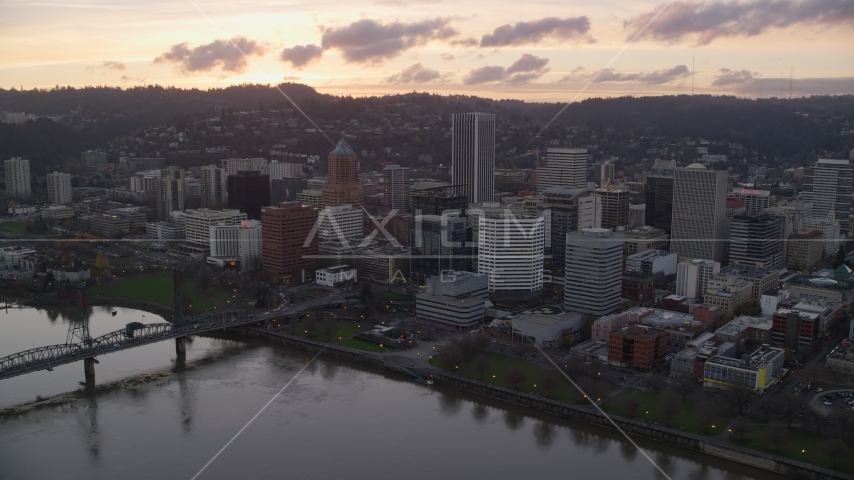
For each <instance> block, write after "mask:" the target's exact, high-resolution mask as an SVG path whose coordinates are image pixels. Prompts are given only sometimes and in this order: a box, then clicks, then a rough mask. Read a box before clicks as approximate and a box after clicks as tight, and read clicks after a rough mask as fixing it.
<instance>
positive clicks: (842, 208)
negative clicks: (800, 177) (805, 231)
mask: <svg viewBox="0 0 854 480" xmlns="http://www.w3.org/2000/svg"><path fill="white" fill-rule="evenodd" d="M852 182H854V165H851V162H850V161H848V160H836V159H827V158H820V159H819V160H818V161H816V162H815V163H814V164H813V165H812V166H811V167H809V168H807V169H806V170H804V193H803V198H804V200H807V201H810V202H812V210H813V211H812V215H813V216H814V217H816V218H828V216H829V215H830V214H831V213H832V214H833V215H834V217H835V218H836V221H837V223H839V233H840V235H841V236H842V237H844V236H845V235H846V234H847V233H848V218H849V215H850V211H851V193H852V187H854V185H852Z"/></svg>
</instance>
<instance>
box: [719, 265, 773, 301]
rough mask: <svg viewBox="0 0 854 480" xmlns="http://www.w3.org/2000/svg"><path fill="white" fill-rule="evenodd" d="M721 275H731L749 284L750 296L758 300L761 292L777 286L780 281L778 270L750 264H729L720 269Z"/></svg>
mask: <svg viewBox="0 0 854 480" xmlns="http://www.w3.org/2000/svg"><path fill="white" fill-rule="evenodd" d="M720 274H721V275H731V276H734V277H736V278H738V279H739V280H744V281H745V282H747V283H749V284H750V285H751V288H750V298H752V299H754V300H759V299H761V298H762V294H763V293H765V292H768V291H771V290H775V289H776V288H777V283H778V282H779V281H780V276H779V274H778V271H777V270H776V269H773V268H759V267H755V266H752V265H730V266H728V267H724V268H722V269H721V270H720Z"/></svg>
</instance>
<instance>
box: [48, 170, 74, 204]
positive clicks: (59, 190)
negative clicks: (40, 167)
mask: <svg viewBox="0 0 854 480" xmlns="http://www.w3.org/2000/svg"><path fill="white" fill-rule="evenodd" d="M47 199H48V201H49V202H50V203H52V204H54V205H66V204H68V203H71V175H70V174H68V173H61V172H53V173H48V174H47Z"/></svg>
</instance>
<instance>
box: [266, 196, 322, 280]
mask: <svg viewBox="0 0 854 480" xmlns="http://www.w3.org/2000/svg"><path fill="white" fill-rule="evenodd" d="M316 221H317V212H316V211H315V209H314V207H311V206H304V205H303V204H302V203H300V202H289V203H280V204H278V205H277V206H267V207H262V208H261V224H262V225H263V228H262V230H261V236H262V238H263V245H262V259H263V266H264V270H266V271H267V272H269V273H270V274H272V275H275V276H277V277H278V278H279V280H280V281H306V280H307V279H311V276H312V275H313V274H314V264H315V258H314V257H316V256H317V246H318V238H317V235H310V233H311V231H312V229H313V228H314V225H315V223H316Z"/></svg>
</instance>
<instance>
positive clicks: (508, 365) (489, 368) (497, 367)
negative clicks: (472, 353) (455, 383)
mask: <svg viewBox="0 0 854 480" xmlns="http://www.w3.org/2000/svg"><path fill="white" fill-rule="evenodd" d="M483 358H484V360H485V363H486V370H485V372H484V375H483V378H481V375H480V372H479V371H478V369H477V360H475V359H472V360H464V361H462V362H461V363H460V365H459V368H458V369H457V372H458V373H459V374H460V375H462V376H463V377H466V378H471V379H472V380H482V381H484V382H486V383H490V384H493V385H498V386H501V387H507V388H509V387H508V385H507V384H506V383H505V382H504V378H505V377H506V375H507V372H508V371H510V370H511V369H514V368H518V369H519V370H521V371H522V372H524V373H525V381H524V382H522V383H520V384H519V387H518V389H519V391H522V392H528V393H536V394H539V395H542V396H544V397H547V398H551V399H553V400H558V401H561V402H566V403H572V404H584V403H587V400H584V399H583V398H582V396H581V394H580V393H579V392H578V390H577V389H576V388H575V387H574V386H573V385H572V384H571V383H569V382H568V381H566V379H565V378H563V377H562V376H560V374H559V373H558V372H554V374H555V377H554V378H556V379H557V381H556V382H555V386H554V388H553V389H552V392H551V393H550V394H549V395H546V392H545V391H544V390H543V385H542V379H543V378H544V376H545V371H544V369H543V367H541V366H539V365H537V364H534V363H530V362H526V361H524V360H519V359H516V358H511V357H507V356H504V355H497V354H483ZM430 364H431V365H433V366H434V367H439V368H443V367H442V363H441V361H440V358H439V356H438V355H434V356H433V357H432V358H431V359H430ZM591 382H593V383H595V385H596V386H595V388H594V389H595V390H597V394H601V395H604V390H605V389H609V388H610V385H608V384H607V383H606V382H604V381H591ZM538 383H539V386H538ZM599 390H602V392H599ZM591 394H592V392H591Z"/></svg>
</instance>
